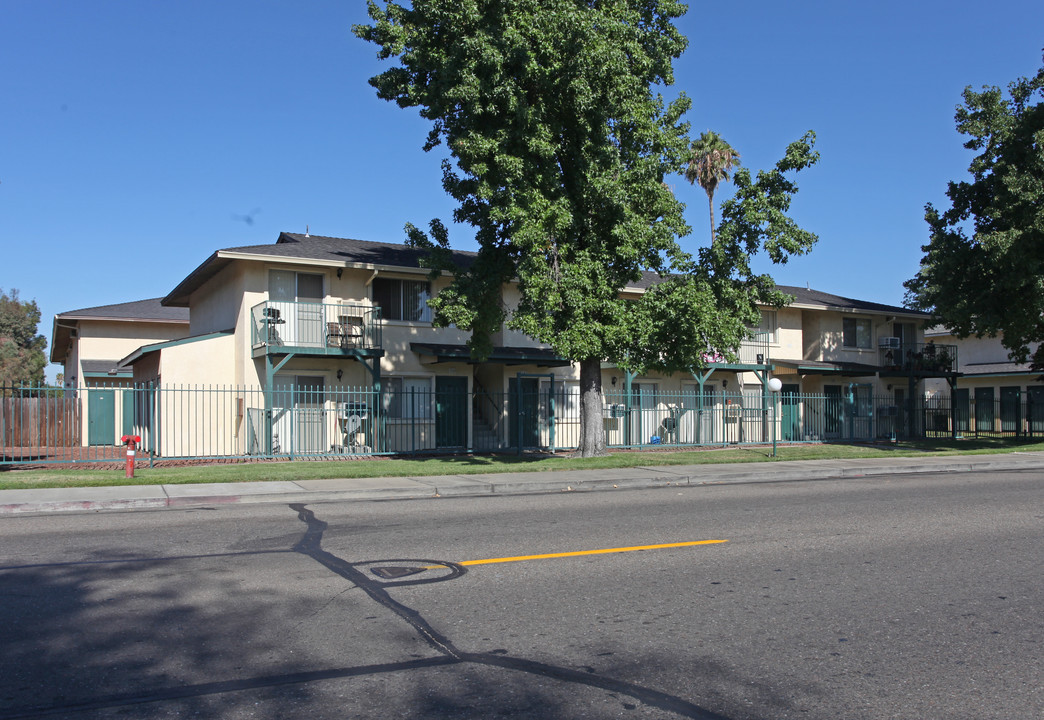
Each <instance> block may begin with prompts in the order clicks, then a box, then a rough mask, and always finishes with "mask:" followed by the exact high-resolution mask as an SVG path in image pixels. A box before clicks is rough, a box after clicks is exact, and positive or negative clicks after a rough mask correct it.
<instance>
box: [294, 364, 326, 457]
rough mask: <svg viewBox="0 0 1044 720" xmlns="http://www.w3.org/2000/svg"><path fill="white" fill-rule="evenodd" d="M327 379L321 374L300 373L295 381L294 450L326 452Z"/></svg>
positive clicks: (315, 452)
mask: <svg viewBox="0 0 1044 720" xmlns="http://www.w3.org/2000/svg"><path fill="white" fill-rule="evenodd" d="M325 396H326V379H325V378H323V377H322V376H321V375H298V376H297V378H296V379H295V383H294V414H295V415H296V418H295V419H296V425H297V427H296V431H297V432H296V438H295V443H294V452H298V453H306V454H317V453H322V452H326V451H327V450H328V449H329V446H328V445H327V444H326V410H325V399H326V397H325Z"/></svg>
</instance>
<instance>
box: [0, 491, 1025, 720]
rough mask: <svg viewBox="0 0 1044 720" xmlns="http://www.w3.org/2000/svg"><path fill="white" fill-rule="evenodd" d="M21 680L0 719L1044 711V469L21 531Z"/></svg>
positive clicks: (1, 594) (211, 513)
mask: <svg viewBox="0 0 1044 720" xmlns="http://www.w3.org/2000/svg"><path fill="white" fill-rule="evenodd" d="M708 540H724V541H726V542H718V543H708V544H691V545H684V546H674V547H661V548H656V549H647V550H642V551H633V550H632V551H627V552H609V553H598V554H591V553H589V552H588V551H593V550H606V549H618V548H634V547H645V546H650V545H668V544H670V545H675V544H678V543H694V542H698V541H708ZM564 552H582V553H584V554H579V555H572V556H569V557H550V558H546V557H545V558H539V557H538V558H531V559H521V560H519V559H516V560H513V561H510V562H495V563H480V562H478V561H483V560H491V559H503V558H519V557H530V556H534V555H544V554H558V553H564ZM0 668H2V672H0V718H14V717H77V718H82V717H87V718H180V717H215V718H216V717H220V718H298V717H300V718H339V719H340V718H397V717H434V718H492V717H520V718H686V717H687V718H705V719H708V720H709V719H711V718H714V719H723V718H727V719H728V720H753V719H765V718H809V719H820V718H821V719H823V720H826V719H830V720H836V719H837V718H852V719H859V718H874V719H877V718H947V719H951V718H958V719H959V718H968V719H969V720H970V719H972V718H975V719H976V720H978V719H982V718H1004V719H1005V720H1018V719H1021V718H1026V719H1027V720H1040V718H1042V717H1044V475H1042V474H1041V473H1038V472H1011V473H995V474H992V475H979V474H971V473H965V474H956V475H950V476H947V475H931V476H926V475H918V476H879V477H873V478H865V479H847V480H840V481H815V482H792V483H777V484H752V485H728V486H705V487H690V488H669V489H658V490H645V491H634V492H613V493H603V494H598V493H592V494H583V495H576V494H557V495H543V496H519V497H490V498H467V499H460V500H453V499H437V500H436V499H432V500H422V501H394V502H356V503H331V504H316V505H312V506H307V507H304V506H295V507H290V506H276V505H254V506H241V507H223V508H217V509H192V510H164V511H148V512H122V513H97V514H60V515H41V516H8V517H4V518H2V519H0Z"/></svg>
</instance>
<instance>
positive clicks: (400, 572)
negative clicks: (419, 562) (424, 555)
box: [370, 567, 427, 580]
mask: <svg viewBox="0 0 1044 720" xmlns="http://www.w3.org/2000/svg"><path fill="white" fill-rule="evenodd" d="M425 570H427V568H421V567H372V568H370V572H372V573H373V574H374V575H376V576H377V577H379V578H383V579H385V580H394V579H395V578H401V577H406V576H407V575H416V574H417V573H422V572H424V571H425Z"/></svg>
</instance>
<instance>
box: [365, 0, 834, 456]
mask: <svg viewBox="0 0 1044 720" xmlns="http://www.w3.org/2000/svg"><path fill="white" fill-rule="evenodd" d="M684 11H685V6H684V5H682V4H680V3H678V2H674V1H673V0H620V1H619V2H609V3H601V2H598V3H594V2H590V1H589V0H502V2H498V3H490V2H486V1H485V0H413V2H412V3H411V4H410V5H408V6H406V5H401V4H399V3H396V2H386V3H384V4H383V6H381V5H378V4H377V3H376V2H373V1H372V0H371V2H370V3H369V14H370V17H371V18H372V20H373V21H374V24H373V25H363V26H356V27H355V28H354V31H355V33H356V34H357V35H358V36H359V37H361V38H363V39H365V40H368V41H371V42H373V43H375V44H377V45H378V46H379V48H380V50H379V57H380V58H382V59H390V58H393V57H394V58H397V59H398V61H399V63H400V64H399V65H398V66H396V67H393V68H391V69H389V70H386V71H385V72H383V73H381V74H380V75H377V76H376V77H374V78H372V79H371V80H370V82H371V84H372V85H373V86H374V87H375V88H376V89H377V93H378V96H379V97H381V98H384V99H386V100H391V101H394V102H396V103H398V105H399V106H400V107H403V108H407V107H417V108H419V111H420V114H421V116H422V117H424V118H427V119H429V120H431V121H432V128H431V131H430V133H429V135H428V138H427V142H426V144H425V146H424V148H425V150H432V149H433V148H435V147H437V146H439V145H440V144H441V143H443V142H444V143H446V145H447V147H448V149H449V153H450V155H451V156H452V159H453V161H452V162H451V161H450V160H449V159H446V160H444V162H443V187H444V189H445V190H446V192H447V193H448V194H449V195H450V196H452V197H453V198H454V199H456V200H457V202H458V207H457V209H456V211H455V213H454V220H455V221H457V222H459V223H466V224H469V225H471V226H472V227H474V228H475V232H476V240H477V241H478V244H479V248H480V249H479V252H478V257H477V259H476V261H475V262H474V263H473V264H472V265H471V266H470V267H468V268H452V267H450V266H449V264H448V261H449V257H450V253H449V238H448V234H447V230H446V228H445V226H444V225H443V224H442V223H441V222H439V221H438V220H434V221H432V222H431V224H430V232H428V233H425V232H423V231H421V230H419V229H418V228H416V227H414V226H412V225H408V226H407V232H408V235H409V241H410V242H411V243H412V244H414V245H417V246H421V247H427V248H429V249H430V250H431V251H432V254H431V261H430V265H431V267H432V268H433V270H435V271H439V270H443V269H450V270H452V271H453V273H454V280H453V282H452V284H451V285H450V286H449V287H448V288H446V289H444V290H442V291H441V292H440V293H439V295H438V296H437V297H435V298H433V299H432V300H431V301H430V304H431V306H432V307H433V309H434V311H435V322H436V324H442V325H446V324H450V323H452V324H454V325H456V326H457V327H459V328H461V329H465V330H470V331H472V338H471V341H470V345H471V348H472V353H473V356H475V357H476V358H477V359H482V358H484V357H486V356H488V354H489V352H490V351H491V349H492V338H493V336H494V335H495V334H496V333H497V332H498V331H499V330H500V328H501V326H502V325H503V324H504V323H506V324H507V326H508V327H510V328H512V329H515V330H519V331H521V332H523V333H525V334H527V335H529V336H530V337H533V338H535V339H537V340H539V341H541V342H543V343H546V344H547V345H549V346H550V347H551V348H553V349H554V350H555V351H556V352H557V353H558V354H559V355H561V356H563V357H566V358H569V359H571V360H573V361H575V362H577V363H578V364H579V366H580V380H581V392H582V399H581V435H582V438H581V449H582V452H583V454H585V455H586V454H599V453H600V452H601V451H603V450H604V434H603V424H602V421H601V413H602V407H601V404H602V398H601V363H602V362H612V363H614V364H616V365H618V366H619V367H622V368H624V369H627V370H631V371H634V372H642V371H645V370H648V369H660V370H664V371H668V372H673V371H677V370H691V369H693V368H696V367H700V366H702V365H703V364H704V363H705V358H706V357H707V354H708V352H709V351H719V352H722V353H725V354H730V353H732V351H733V349H734V348H736V347H738V345H739V341H740V340H741V339H742V338H743V337H744V336H745V335H746V334H747V327H748V326H750V325H756V324H757V322H758V318H757V307H756V303H757V302H769V301H777V302H778V301H779V300H780V296H778V295H776V294H773V291H772V289H771V288H772V283H771V279H770V278H766V277H755V276H754V275H753V274H752V273H751V272H750V269H749V265H748V260H749V256H750V254H752V253H754V252H757V251H758V249H759V248H760V246H761V245H760V244H761V243H762V241H763V240H764V239H765V238H766V237H767V236H766V235H765V233H766V232H769V233H771V232H773V231H774V230H776V229H778V228H779V227H780V225H779V217H778V216H777V213H779V212H785V210H786V206H787V205H788V204H789V196H787V197H785V198H784V197H783V195H786V193H787V188H788V187H789V188H790V190H793V189H795V188H793V186H792V185H789V186H788V185H786V184H780V182H779V181H780V180H782V175H781V174H780V173H782V172H786V171H788V170H797V169H800V167H799V165H800V166H807V165H808V164H811V163H812V162H815V158H816V155H815V153H814V152H813V151H812V150H811V136H807V137H806V139H805V140H803V141H799V143H796V144H795V145H794V146H792V148H791V150H790V151H788V155H787V159H786V160H785V161H783V162H784V164H783V165H781V166H780V167H778V168H777V170H776V171H774V172H772V173H767V174H764V176H762V175H761V174H759V177H758V179H757V180H754V179H752V178H751V176H750V175H749V173H747V174H745V175H742V177H743V178H744V182H745V183H746V184H745V185H741V184H740V182H739V180H740V174H737V188H738V194H737V197H738V198H739V199H738V200H736V205H735V207H734V209H733V211H732V213H731V215H727V216H725V218H724V219H723V223H722V226H723V227H722V229H721V230H720V231H719V234H718V236H719V237H718V238H716V239H715V241H714V242H713V243H712V244H711V246H709V247H708V248H705V249H704V250H702V251H701V252H700V257H699V258H698V259H697V258H694V257H693V256H692V255H690V254H688V253H686V252H684V251H683V250H682V248H681V247H680V245H679V243H678V239H679V238H680V237H683V236H685V235H686V234H688V232H689V227H688V225H687V224H686V222H685V220H684V217H683V210H684V206H683V205H682V203H680V202H679V201H678V200H677V199H676V198H675V196H674V194H673V192H672V191H671V189H670V187H669V186H668V184H667V183H666V182H665V179H666V178H667V177H668V176H672V175H678V174H680V173H681V171H682V168H683V166H684V165H685V163H686V162H688V160H689V159H690V155H689V140H688V130H689V126H688V124H687V123H685V122H683V120H682V118H683V115H684V113H685V112H686V111H687V110H688V109H689V106H690V101H689V99H688V98H687V97H686V96H685V95H684V94H682V95H680V96H679V97H678V98H676V99H675V100H673V101H671V102H667V101H666V100H665V99H664V97H663V96H662V94H661V93H660V92H659V91H658V88H661V87H663V86H666V85H670V84H671V83H672V82H673V79H674V78H673V69H672V63H673V60H674V59H675V58H677V57H678V56H679V55H680V54H681V52H682V51H683V50H684V48H685V46H686V39H685V38H684V37H683V36H682V35H681V34H680V33H679V32H678V30H677V28H676V27H675V26H674V20H675V19H677V18H678V17H680V16H681V15H682V14H683V12H684ZM798 146H800V147H798ZM802 162H803V163H804V165H801V163H802ZM781 192H782V194H780V193H781ZM724 212H725V211H724V210H723V213H724ZM813 240H814V236H811V235H807V234H806V235H799V234H792V235H790V236H789V237H787V238H778V239H773V240H772V242H773V243H775V245H774V246H773V247H774V248H775V255H774V259H775V258H779V259H781V260H785V256H786V254H787V253H788V252H803V251H804V250H806V249H807V248H808V246H810V245H811V242H812V241H813ZM650 279H654V280H655V281H656V282H655V283H654V284H652V285H651V286H650V287H649V289H648V290H647V291H646V292H644V293H641V294H638V295H637V296H630V297H627V296H624V295H622V294H621V291H622V290H623V289H624V288H625V287H628V286H634V285H642V286H647V285H649V281H650ZM510 282H514V283H517V286H518V290H519V293H520V301H519V304H518V306H517V307H515V308H511V309H510V312H509V310H508V308H506V307H505V304H504V302H503V300H502V289H503V287H504V286H505V285H506V284H508V283H510ZM599 442H600V443H601V445H600V446H599Z"/></svg>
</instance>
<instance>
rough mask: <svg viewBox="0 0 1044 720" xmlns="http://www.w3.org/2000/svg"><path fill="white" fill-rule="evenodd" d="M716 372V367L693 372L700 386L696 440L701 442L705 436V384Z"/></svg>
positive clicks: (697, 402) (697, 400)
mask: <svg viewBox="0 0 1044 720" xmlns="http://www.w3.org/2000/svg"><path fill="white" fill-rule="evenodd" d="M713 374H714V368H707V372H703V373H700V372H696V371H695V370H694V371H693V373H692V376H693V378H695V379H696V384H697V385H698V386H699V388H700V396H699V397H698V398H697V399H696V442H697V443H699V442H700V441H701V438H702V437H703V435H702V431H703V411H704V407H703V385H704V383H706V382H707V380H709V379H710V376H711V375H713Z"/></svg>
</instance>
